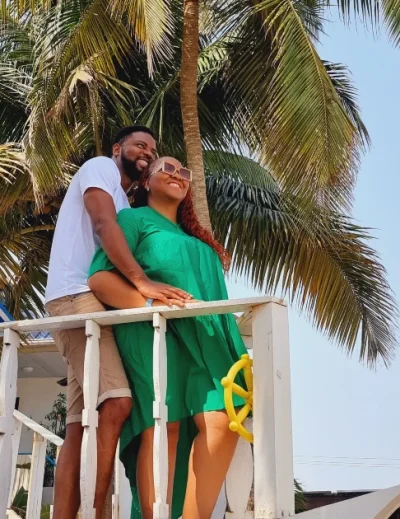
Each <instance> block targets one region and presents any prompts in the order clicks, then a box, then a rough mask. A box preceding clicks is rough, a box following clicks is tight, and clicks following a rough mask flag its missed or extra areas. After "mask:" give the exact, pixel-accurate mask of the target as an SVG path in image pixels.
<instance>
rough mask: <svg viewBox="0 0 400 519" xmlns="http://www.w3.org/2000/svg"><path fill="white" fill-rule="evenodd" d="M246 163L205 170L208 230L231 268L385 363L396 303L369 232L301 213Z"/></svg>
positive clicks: (319, 213) (340, 219)
mask: <svg viewBox="0 0 400 519" xmlns="http://www.w3.org/2000/svg"><path fill="white" fill-rule="evenodd" d="M221 160H223V159H221ZM230 160H231V159H230V158H229V161H230ZM235 160H236V162H237V164H239V163H240V162H241V159H240V158H239V157H238V158H236V159H235ZM250 168H251V164H250V163H249V159H245V160H244V162H243V166H242V167H241V168H237V169H236V170H235V172H234V173H231V174H230V175H229V176H222V175H220V174H218V173H217V174H215V175H214V174H213V173H212V172H211V171H210V172H209V173H208V176H207V193H208V201H209V206H210V213H211V220H212V224H213V229H214V232H215V236H216V237H217V239H218V240H219V241H221V242H222V243H225V245H226V247H227V249H228V251H229V252H230V253H231V254H232V256H233V269H234V271H235V272H237V273H238V274H240V275H244V276H246V277H247V278H249V279H250V280H251V282H252V284H253V286H254V287H256V288H258V289H259V290H262V291H265V292H268V293H270V292H272V293H274V292H275V291H277V290H279V289H281V290H283V291H284V293H286V294H287V295H288V296H289V298H290V300H291V301H293V302H297V304H298V306H299V308H300V309H301V310H302V312H304V313H305V314H306V316H308V318H310V319H311V320H312V322H313V324H314V326H315V327H316V328H317V329H318V330H321V331H323V332H324V333H326V334H327V335H328V336H329V337H330V338H331V339H333V340H334V341H336V342H337V343H338V344H339V345H340V346H342V347H344V348H345V349H346V350H347V351H348V352H349V353H352V352H353V351H354V349H355V347H356V344H357V342H358V341H359V342H360V353H359V355H360V359H362V360H365V361H367V363H369V364H374V363H375V362H376V361H377V360H378V359H382V360H383V361H384V362H385V363H387V362H389V361H390V359H391V356H392V354H393V348H394V344H395V334H394V330H395V328H396V325H395V323H396V318H397V308H396V303H395V300H394V297H393V294H392V292H391V290H390V287H389V285H388V282H387V279H386V272H385V269H384V267H383V266H382V264H381V263H380V261H379V258H378V256H377V254H376V252H375V251H374V250H373V249H372V248H371V247H370V246H369V245H368V242H369V241H370V240H371V236H370V234H369V232H368V230H367V229H365V228H363V227H360V226H357V225H355V224H354V223H353V222H352V221H351V220H350V219H349V218H347V217H345V216H343V215H341V214H338V213H336V212H333V211H328V212H327V211H326V210H324V209H321V208H318V207H316V208H314V210H313V213H312V217H311V218H304V214H303V213H302V211H301V210H300V209H299V205H298V202H297V201H296V198H293V197H288V196H287V195H283V194H282V192H280V191H277V190H276V189H272V190H271V189H269V188H268V184H270V183H271V182H272V186H274V184H273V181H272V180H270V181H265V187H260V178H262V177H261V176H260V172H259V166H258V165H257V164H255V163H254V169H255V171H254V173H252V174H250V175H249V173H248V170H249V169H250ZM265 175H266V176H268V172H267V171H265ZM254 179H256V182H254V181H253V180H254Z"/></svg>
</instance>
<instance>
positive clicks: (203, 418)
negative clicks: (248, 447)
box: [195, 411, 234, 436]
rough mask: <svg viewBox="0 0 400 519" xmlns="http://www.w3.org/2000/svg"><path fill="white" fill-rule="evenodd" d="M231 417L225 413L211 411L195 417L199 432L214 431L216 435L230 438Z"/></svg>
mask: <svg viewBox="0 0 400 519" xmlns="http://www.w3.org/2000/svg"><path fill="white" fill-rule="evenodd" d="M229 422H230V420H229V417H228V415H227V414H226V412H225V411H209V412H206V413H201V414H198V415H196V416H195V423H196V426H197V428H198V430H199V432H205V431H208V432H209V431H213V432H214V433H215V434H221V435H226V436H230V435H232V434H234V433H232V432H231V430H230V429H229Z"/></svg>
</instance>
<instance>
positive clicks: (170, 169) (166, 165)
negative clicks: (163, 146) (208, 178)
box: [154, 161, 192, 182]
mask: <svg viewBox="0 0 400 519" xmlns="http://www.w3.org/2000/svg"><path fill="white" fill-rule="evenodd" d="M159 171H162V172H163V173H166V174H167V175H170V176H171V177H173V176H174V175H175V174H177V175H178V176H180V177H181V179H182V180H187V181H188V182H191V181H192V171H191V170H190V169H187V168H176V167H175V166H174V165H173V164H171V163H170V162H166V161H164V162H162V163H161V164H160V166H159V168H158V169H157V170H156V171H155V172H154V173H158V172H159Z"/></svg>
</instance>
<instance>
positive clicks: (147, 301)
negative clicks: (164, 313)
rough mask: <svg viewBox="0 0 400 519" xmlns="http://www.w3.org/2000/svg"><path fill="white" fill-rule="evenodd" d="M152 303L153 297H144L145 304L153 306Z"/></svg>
mask: <svg viewBox="0 0 400 519" xmlns="http://www.w3.org/2000/svg"><path fill="white" fill-rule="evenodd" d="M153 303H154V299H152V298H151V297H148V298H147V299H146V304H145V306H153Z"/></svg>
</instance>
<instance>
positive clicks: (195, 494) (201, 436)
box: [182, 411, 239, 519]
mask: <svg viewBox="0 0 400 519" xmlns="http://www.w3.org/2000/svg"><path fill="white" fill-rule="evenodd" d="M194 420H195V423H196V426H197V428H198V430H199V433H198V435H197V436H196V438H195V440H194V442H193V446H192V452H191V453H190V459H189V476H188V483H187V489H186V497H185V504H184V507H183V516H182V517H183V519H210V518H211V514H212V512H213V510H214V507H215V504H216V502H217V499H218V496H219V493H220V491H221V487H222V484H223V482H224V480H225V476H226V473H227V472H228V469H229V465H230V463H231V461H232V458H233V455H234V453H235V448H236V444H237V441H238V438H239V437H238V435H237V433H233V432H231V431H230V429H229V418H228V416H227V414H226V413H225V412H224V411H210V412H208V413H207V412H206V413H201V414H198V415H196V416H195V417H194Z"/></svg>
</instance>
